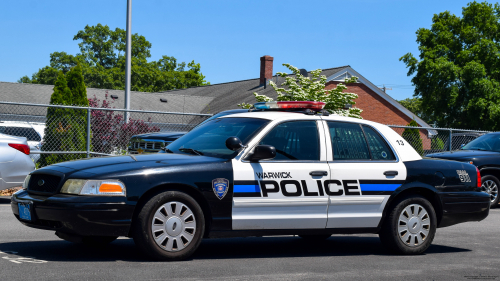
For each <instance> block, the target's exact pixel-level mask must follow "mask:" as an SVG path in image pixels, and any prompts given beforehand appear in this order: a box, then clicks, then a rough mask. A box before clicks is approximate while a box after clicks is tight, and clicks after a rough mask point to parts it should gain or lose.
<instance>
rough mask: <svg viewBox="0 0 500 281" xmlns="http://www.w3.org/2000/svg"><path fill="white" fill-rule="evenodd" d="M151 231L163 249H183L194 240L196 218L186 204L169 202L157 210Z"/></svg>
mask: <svg viewBox="0 0 500 281" xmlns="http://www.w3.org/2000/svg"><path fill="white" fill-rule="evenodd" d="M151 233H152V234H153V239H154V240H155V242H156V244H157V245H158V246H159V247H160V248H162V249H163V250H165V251H168V252H177V251H181V250H183V249H185V248H186V247H187V246H188V245H189V244H190V243H191V241H193V238H194V235H195V233H196V218H195V216H194V214H193V212H192V211H191V209H189V207H188V206H186V205H185V204H183V203H181V202H177V201H173V202H168V203H165V204H163V205H162V206H160V207H159V208H158V210H156V212H155V214H154V216H153V221H152V222H151Z"/></svg>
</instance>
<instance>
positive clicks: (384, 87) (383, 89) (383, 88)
mask: <svg viewBox="0 0 500 281" xmlns="http://www.w3.org/2000/svg"><path fill="white" fill-rule="evenodd" d="M379 89H381V90H382V91H384V93H386V91H387V90H392V88H387V87H386V86H385V84H384V85H383V87H382V88H380V87H379Z"/></svg>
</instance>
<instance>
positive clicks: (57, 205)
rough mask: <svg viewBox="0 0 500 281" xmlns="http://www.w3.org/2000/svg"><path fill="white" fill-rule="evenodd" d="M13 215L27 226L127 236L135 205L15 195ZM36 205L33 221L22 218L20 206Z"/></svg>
mask: <svg viewBox="0 0 500 281" xmlns="http://www.w3.org/2000/svg"><path fill="white" fill-rule="evenodd" d="M11 200H12V201H11V208H12V212H13V213H14V215H15V216H16V218H17V219H18V220H19V221H20V222H21V223H22V224H24V225H26V226H29V227H34V228H39V229H47V230H55V231H58V232H62V233H68V234H75V235H82V236H127V235H128V233H129V230H130V225H131V222H132V216H133V212H134V206H133V205H129V204H127V202H126V198H125V197H117V196H74V195H65V194H56V195H53V196H49V197H46V196H38V195H33V194H31V195H30V194H28V192H26V191H22V192H20V193H17V194H14V195H13V196H12V199H11ZM20 202H32V211H31V212H32V214H31V217H32V221H24V220H22V219H20V217H19V208H18V204H17V203H20Z"/></svg>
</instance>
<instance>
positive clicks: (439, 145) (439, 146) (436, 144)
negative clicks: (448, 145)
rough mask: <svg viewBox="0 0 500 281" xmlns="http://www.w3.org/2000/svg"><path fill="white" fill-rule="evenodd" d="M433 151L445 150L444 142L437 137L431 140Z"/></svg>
mask: <svg viewBox="0 0 500 281" xmlns="http://www.w3.org/2000/svg"><path fill="white" fill-rule="evenodd" d="M431 149H432V150H444V141H443V140H442V139H441V138H440V137H439V136H436V137H434V138H433V139H432V140H431Z"/></svg>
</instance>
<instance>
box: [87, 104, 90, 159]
mask: <svg viewBox="0 0 500 281" xmlns="http://www.w3.org/2000/svg"><path fill="white" fill-rule="evenodd" d="M87 158H90V106H89V108H87Z"/></svg>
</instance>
